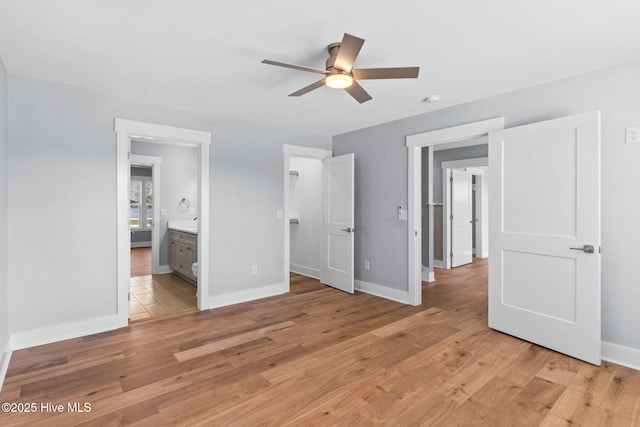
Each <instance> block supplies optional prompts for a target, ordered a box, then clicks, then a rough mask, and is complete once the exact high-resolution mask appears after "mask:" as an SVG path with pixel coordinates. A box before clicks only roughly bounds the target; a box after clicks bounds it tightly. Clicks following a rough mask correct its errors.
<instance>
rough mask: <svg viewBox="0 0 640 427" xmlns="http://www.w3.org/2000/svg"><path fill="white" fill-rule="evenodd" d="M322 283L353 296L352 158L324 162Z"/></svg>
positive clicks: (339, 157) (345, 156) (348, 156)
mask: <svg viewBox="0 0 640 427" xmlns="http://www.w3.org/2000/svg"><path fill="white" fill-rule="evenodd" d="M322 162H323V165H324V186H323V193H324V196H323V197H324V213H323V230H322V236H323V243H322V282H323V283H325V284H327V285H329V286H333V287H334V288H336V289H340V290H342V291H345V292H349V293H351V294H352V293H353V233H354V225H353V222H354V219H353V217H354V214H353V204H354V203H353V169H354V168H353V166H354V155H353V154H344V155H342V156H337V157H330V158H327V159H324V160H323V161H322Z"/></svg>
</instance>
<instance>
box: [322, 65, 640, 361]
mask: <svg viewBox="0 0 640 427" xmlns="http://www.w3.org/2000/svg"><path fill="white" fill-rule="evenodd" d="M638 76H640V62H633V63H630V64H626V65H621V66H618V67H613V68H609V69H605V70H601V71H597V72H594V73H589V74H585V75H581V76H576V77H572V78H568V79H564V80H560V81H557V82H552V83H547V84H544V85H540V86H536V87H531V88H527V89H524V90H520V91H516V92H512V93H507V94H504V95H500V96H496V97H492V98H487V99H482V100H479V101H475V102H471V103H467V104H463V105H459V106H455V107H451V108H446V109H442V110H438V111H434V112H432V113H427V114H423V115H420V116H415V117H411V118H408V119H403V120H398V121H395V122H390V123H386V124H383V125H379V126H375V127H371V128H367V129H362V130H359V131H355V132H350V133H346V134H343V135H337V136H335V137H334V139H333V149H334V153H335V154H336V155H338V154H343V153H355V157H356V188H357V193H356V224H355V226H356V228H357V229H358V230H360V231H359V233H356V237H355V238H356V242H355V244H356V250H355V253H356V262H355V265H356V278H358V279H361V280H366V281H368V282H373V283H377V284H379V285H382V286H387V287H390V288H395V289H406V286H407V262H408V261H407V252H408V249H407V246H408V242H407V223H406V222H399V221H397V220H393V214H394V213H395V208H396V207H397V206H398V205H399V204H406V203H407V148H406V147H405V137H406V136H407V135H411V134H416V133H420V132H425V131H430V130H435V129H440V128H444V127H449V126H456V125H460V124H464V123H469V122H474V121H478V120H484V119H489V118H493V117H499V116H504V118H505V126H506V127H514V126H519V125H523V124H527V123H533V122H538V121H541V120H546V119H552V118H557V117H562V116H567V115H571V114H577V113H582V112H587V111H594V110H601V111H602V243H603V253H602V338H603V340H604V341H607V342H610V343H614V344H619V345H622V346H626V347H630V348H633V349H640V334H639V333H638V325H640V310H638V306H639V305H640V286H638V283H640V263H639V262H638V250H637V248H636V247H635V244H636V242H638V241H640V221H638V218H640V191H638V188H637V187H638V183H639V182H640V168H639V167H638V159H640V144H634V145H627V144H625V142H624V135H625V128H626V127H635V126H640V102H638V99H640V78H639V77H638ZM364 256H366V257H370V259H372V260H373V259H375V260H376V264H373V262H372V268H371V271H368V272H365V271H362V269H361V268H360V266H361V265H362V259H363V257H364ZM374 266H375V267H374Z"/></svg>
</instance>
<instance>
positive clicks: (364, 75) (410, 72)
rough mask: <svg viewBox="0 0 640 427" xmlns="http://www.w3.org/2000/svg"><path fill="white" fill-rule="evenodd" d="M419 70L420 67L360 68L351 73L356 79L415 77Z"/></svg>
mask: <svg viewBox="0 0 640 427" xmlns="http://www.w3.org/2000/svg"><path fill="white" fill-rule="evenodd" d="M419 72H420V67H401V68H361V69H359V70H351V74H352V75H353V78H354V79H356V80H371V79H415V78H416V77H418V73H419Z"/></svg>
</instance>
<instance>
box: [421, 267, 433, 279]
mask: <svg viewBox="0 0 640 427" xmlns="http://www.w3.org/2000/svg"><path fill="white" fill-rule="evenodd" d="M422 281H423V282H435V281H436V274H435V273H434V272H433V271H429V267H427V266H426V265H423V266H422Z"/></svg>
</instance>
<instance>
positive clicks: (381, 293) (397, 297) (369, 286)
mask: <svg viewBox="0 0 640 427" xmlns="http://www.w3.org/2000/svg"><path fill="white" fill-rule="evenodd" d="M354 284H355V288H356V290H357V291H360V292H364V293H365V294H370V295H375V296H377V297H380V298H385V299H390V300H392V301H397V302H401V303H403V304H411V302H410V300H411V295H409V292H407V291H399V290H398V289H392V288H389V287H387V286H381V285H377V284H375V283H369V282H365V281H364V280H354ZM413 305H415V304H413Z"/></svg>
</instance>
